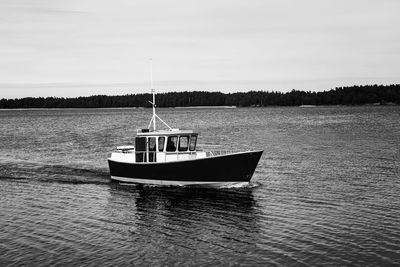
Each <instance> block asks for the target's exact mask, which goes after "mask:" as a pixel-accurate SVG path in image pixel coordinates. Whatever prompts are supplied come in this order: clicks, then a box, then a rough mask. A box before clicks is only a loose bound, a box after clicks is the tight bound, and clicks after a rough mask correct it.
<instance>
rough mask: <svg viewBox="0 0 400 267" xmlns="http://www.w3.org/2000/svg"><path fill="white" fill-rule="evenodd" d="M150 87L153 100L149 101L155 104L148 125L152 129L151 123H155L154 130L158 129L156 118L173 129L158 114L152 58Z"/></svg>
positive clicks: (151, 61)
mask: <svg viewBox="0 0 400 267" xmlns="http://www.w3.org/2000/svg"><path fill="white" fill-rule="evenodd" d="M150 89H151V93H152V94H153V102H151V101H149V103H150V104H151V105H152V106H153V116H152V117H151V120H150V123H149V126H148V127H147V128H148V129H150V127H151V124H152V123H153V131H156V119H159V120H160V121H161V122H162V123H164V125H165V126H167V127H168V129H170V130H172V128H171V127H169V125H168V124H167V123H165V121H163V120H162V119H161V118H160V117H158V116H157V114H156V90H155V89H154V86H153V59H152V58H150Z"/></svg>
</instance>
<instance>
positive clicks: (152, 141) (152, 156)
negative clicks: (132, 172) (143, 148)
mask: <svg viewBox="0 0 400 267" xmlns="http://www.w3.org/2000/svg"><path fill="white" fill-rule="evenodd" d="M147 147H148V152H149V162H155V161H156V138H155V137H149V138H148V139H147Z"/></svg>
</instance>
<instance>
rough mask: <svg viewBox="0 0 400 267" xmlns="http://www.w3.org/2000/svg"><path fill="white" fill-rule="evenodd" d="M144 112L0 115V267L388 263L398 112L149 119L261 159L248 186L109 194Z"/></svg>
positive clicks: (177, 114) (169, 113)
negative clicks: (111, 159)
mask: <svg viewBox="0 0 400 267" xmlns="http://www.w3.org/2000/svg"><path fill="white" fill-rule="evenodd" d="M149 113H151V111H149V110H129V109H122V110H121V109H110V110H104V109H100V110H79V109H78V110H35V111H26V110H25V111H24V110H19V111H9V110H7V111H4V110H2V111H0V138H1V139H0V140H1V146H0V228H1V229H2V230H1V231H0V240H1V242H0V266H3V265H8V264H14V265H15V266H19V265H30V266H47V265H60V266H64V265H69V266H70V265H102V266H104V265H105V266H116V265H174V264H179V265H212V266H214V265H222V266H226V265H228V264H243V265H250V266H257V265H258V266H265V265H279V266H299V265H311V266H314V265H335V266H336V265H341V266H350V265H357V266H366V265H373V266H387V265H396V264H398V263H399V262H400V253H399V251H400V242H399V240H400V227H399V225H400V209H399V206H400V195H399V192H400V180H399V171H400V135H399V134H398V133H399V132H400V124H399V123H398V122H399V121H400V108H399V107H316V108H312V109H304V108H265V109H262V108H254V109H224V110H218V109H212V110H207V109H201V110H198V109H196V110H192V109H180V110H179V111H177V110H175V109H160V111H159V113H162V114H161V115H162V116H163V118H164V119H165V120H167V121H168V122H169V123H170V124H172V125H176V126H177V127H179V128H182V129H183V128H196V129H198V130H199V131H200V133H201V135H200V138H199V143H200V146H201V144H216V145H223V146H228V147H229V148H233V149H247V148H257V149H263V150H264V154H263V156H262V158H261V160H260V162H259V165H258V167H257V169H256V172H255V175H254V177H253V180H252V184H251V185H250V186H249V185H240V186H238V187H236V188H219V189H205V188H203V189H202V188H187V187H152V186H142V187H140V186H120V185H118V184H113V183H110V179H109V173H108V167H107V162H106V158H107V157H108V155H109V152H110V151H112V150H113V148H114V147H115V146H116V145H120V144H130V143H132V137H133V135H134V132H135V127H138V126H139V127H141V126H142V125H147V123H148V121H147V118H148V116H147V115H149ZM182 113H183V114H182ZM209 118H213V120H210V119H209ZM33 126H34V127H33Z"/></svg>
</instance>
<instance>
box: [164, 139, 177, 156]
mask: <svg viewBox="0 0 400 267" xmlns="http://www.w3.org/2000/svg"><path fill="white" fill-rule="evenodd" d="M172 138H176V143H175V150H169V149H168V145H169V142H170V139H171V140H172ZM178 141H179V139H178V136H177V135H170V136H168V138H167V146H166V148H165V151H166V152H176V151H177V149H178ZM171 142H172V141H171ZM172 143H173V142H172Z"/></svg>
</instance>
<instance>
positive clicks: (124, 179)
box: [111, 176, 243, 186]
mask: <svg viewBox="0 0 400 267" xmlns="http://www.w3.org/2000/svg"><path fill="white" fill-rule="evenodd" d="M111 179H113V180H116V181H119V182H124V183H134V184H151V185H175V186H185V185H204V186H233V185H235V184H238V183H243V182H198V181H167V180H150V179H139V178H127V177H120V176H111Z"/></svg>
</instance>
